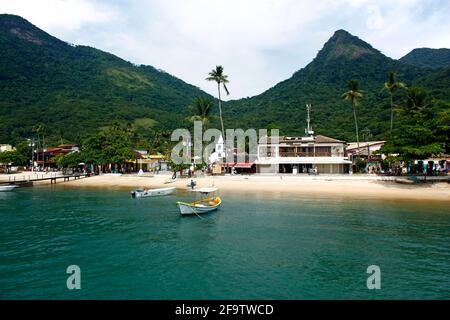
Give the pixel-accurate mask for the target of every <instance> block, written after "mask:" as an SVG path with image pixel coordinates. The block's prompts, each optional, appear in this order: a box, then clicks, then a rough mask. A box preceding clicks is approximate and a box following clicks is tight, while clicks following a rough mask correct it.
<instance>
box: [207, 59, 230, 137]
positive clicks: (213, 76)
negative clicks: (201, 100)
mask: <svg viewBox="0 0 450 320" xmlns="http://www.w3.org/2000/svg"><path fill="white" fill-rule="evenodd" d="M206 80H207V81H215V82H217V91H218V92H219V115H220V124H221V126H222V137H223V138H224V139H225V130H224V128H223V119H222V100H221V97H220V85H221V84H222V85H223V88H224V89H225V92H226V93H227V95H229V94H230V92H229V91H228V88H227V86H226V83H228V76H227V75H225V74H223V67H222V66H216V68H215V69H213V70H212V71H211V72H210V73H209V74H208V77H207V78H206Z"/></svg>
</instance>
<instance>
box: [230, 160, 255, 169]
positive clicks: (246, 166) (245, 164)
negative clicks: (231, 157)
mask: <svg viewBox="0 0 450 320" xmlns="http://www.w3.org/2000/svg"><path fill="white" fill-rule="evenodd" d="M254 164H255V163H254V162H225V163H224V164H223V165H222V166H223V167H235V168H240V169H250V168H251V167H252V166H253V165H254Z"/></svg>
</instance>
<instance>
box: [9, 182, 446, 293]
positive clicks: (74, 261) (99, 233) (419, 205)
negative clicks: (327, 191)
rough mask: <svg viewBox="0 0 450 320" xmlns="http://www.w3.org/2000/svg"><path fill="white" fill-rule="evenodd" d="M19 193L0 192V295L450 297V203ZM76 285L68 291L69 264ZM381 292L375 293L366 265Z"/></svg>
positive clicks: (50, 190)
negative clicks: (212, 204) (208, 203)
mask: <svg viewBox="0 0 450 320" xmlns="http://www.w3.org/2000/svg"><path fill="white" fill-rule="evenodd" d="M221 196H222V199H223V203H222V207H221V208H220V209H219V210H218V211H217V212H213V213H210V214H205V215H202V216H201V217H198V216H195V215H194V216H189V217H182V216H180V214H179V211H178V208H177V207H176V205H175V202H176V201H178V200H180V201H190V200H194V196H193V194H192V193H190V192H178V193H177V194H174V195H170V196H165V197H159V198H145V199H132V198H131V197H130V196H129V194H128V192H127V190H124V189H117V190H110V189H72V188H64V187H61V186H58V185H57V186H56V187H55V186H53V187H35V188H27V189H26V188H24V189H21V190H17V191H14V192H8V193H0V228H1V229H0V230H1V232H0V298H1V299H449V298H450V210H449V203H448V202H441V203H440V202H407V201H374V200H368V199H357V200H355V199H353V200H352V199H349V198H345V199H333V198H326V197H321V198H313V197H288V196H286V195H283V194H281V193H274V194H273V193H272V194H271V193H252V192H246V193H237V192H235V193H230V192H229V193H224V192H222V193H221ZM73 265H75V266H78V267H79V269H80V286H81V289H79V290H77V289H74V290H69V289H68V286H67V279H68V277H69V276H70V274H68V273H66V271H67V268H68V267H69V266H73ZM373 265H375V266H378V267H379V268H380V279H379V280H380V283H381V289H379V290H376V289H375V290H370V289H368V286H367V279H368V277H370V276H371V274H370V273H367V268H368V267H369V266H373Z"/></svg>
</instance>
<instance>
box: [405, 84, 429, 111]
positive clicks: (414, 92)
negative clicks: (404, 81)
mask: <svg viewBox="0 0 450 320" xmlns="http://www.w3.org/2000/svg"><path fill="white" fill-rule="evenodd" d="M427 96H428V94H427V92H426V90H425V89H423V88H418V87H412V88H409V89H408V91H407V96H406V103H405V111H406V112H408V113H413V112H415V111H420V110H421V109H424V108H426V107H427V106H428V105H429V104H428V103H427Z"/></svg>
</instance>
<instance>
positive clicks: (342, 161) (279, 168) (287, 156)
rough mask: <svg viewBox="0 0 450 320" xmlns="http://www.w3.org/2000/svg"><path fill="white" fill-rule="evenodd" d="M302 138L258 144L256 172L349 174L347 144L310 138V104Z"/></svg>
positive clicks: (267, 141)
mask: <svg viewBox="0 0 450 320" xmlns="http://www.w3.org/2000/svg"><path fill="white" fill-rule="evenodd" d="M306 110H307V114H308V117H307V119H306V123H307V127H306V128H305V136H303V137H265V138H262V139H261V140H260V143H259V144H258V154H257V160H256V162H255V163H256V170H257V172H258V173H271V174H277V173H290V174H300V173H310V174H311V173H314V174H321V173H325V174H333V173H349V172H350V166H351V165H352V162H351V161H350V160H349V158H348V154H347V150H346V147H347V143H345V142H344V141H341V140H337V139H333V138H330V137H326V136H323V135H314V131H313V130H312V126H311V118H310V112H311V105H306Z"/></svg>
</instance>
